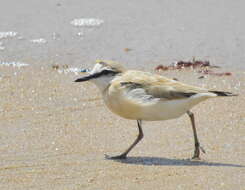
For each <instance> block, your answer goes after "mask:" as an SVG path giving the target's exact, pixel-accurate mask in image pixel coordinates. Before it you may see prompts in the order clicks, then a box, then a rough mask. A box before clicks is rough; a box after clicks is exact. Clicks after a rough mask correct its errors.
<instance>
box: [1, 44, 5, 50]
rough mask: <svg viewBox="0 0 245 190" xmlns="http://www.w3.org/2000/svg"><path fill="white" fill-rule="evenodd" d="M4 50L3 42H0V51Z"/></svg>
mask: <svg viewBox="0 0 245 190" xmlns="http://www.w3.org/2000/svg"><path fill="white" fill-rule="evenodd" d="M4 49H5V47H4V46H3V42H0V51H1V50H4Z"/></svg>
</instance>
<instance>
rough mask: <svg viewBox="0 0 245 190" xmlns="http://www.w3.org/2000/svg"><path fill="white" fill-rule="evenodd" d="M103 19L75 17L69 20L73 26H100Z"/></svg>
mask: <svg viewBox="0 0 245 190" xmlns="http://www.w3.org/2000/svg"><path fill="white" fill-rule="evenodd" d="M103 23H104V20H101V19H96V18H77V19H74V20H72V21H71V24H72V25H74V26H100V25H101V24H103Z"/></svg>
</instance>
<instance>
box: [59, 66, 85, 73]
mask: <svg viewBox="0 0 245 190" xmlns="http://www.w3.org/2000/svg"><path fill="white" fill-rule="evenodd" d="M80 72H81V69H78V68H76V67H71V68H68V69H58V73H60V74H63V73H64V74H67V73H75V75H78V73H80Z"/></svg>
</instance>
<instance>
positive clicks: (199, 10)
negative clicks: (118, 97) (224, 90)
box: [0, 0, 245, 69]
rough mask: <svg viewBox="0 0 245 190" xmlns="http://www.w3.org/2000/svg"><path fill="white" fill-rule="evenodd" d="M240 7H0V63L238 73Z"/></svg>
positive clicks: (242, 28) (14, 3)
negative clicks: (185, 66) (112, 63)
mask: <svg viewBox="0 0 245 190" xmlns="http://www.w3.org/2000/svg"><path fill="white" fill-rule="evenodd" d="M244 5H245V3H244V2H243V1H235V2H231V1H228V0H226V1H222V2H214V1H211V0H208V1H205V2H203V1H183V2H181V3H180V2H178V1H171V2H164V1H163V2H159V1H146V0H143V1H140V3H139V2H137V1H135V2H131V1H130V2H129V1H128V2H125V1H106V2H101V1H99V0H94V1H81V0H71V1H69V2H68V1H67V2H66V1H64V2H63V1H37V0H34V1H33V0H25V1H18V0H10V1H4V2H2V3H1V7H0V41H1V42H2V43H3V44H2V45H0V47H1V48H0V49H1V51H0V60H1V61H7V62H9V61H19V62H25V61H28V63H29V64H44V65H45V64H48V63H58V64H68V65H72V66H73V67H87V66H89V65H90V64H91V63H92V62H93V61H94V60H95V59H98V58H102V59H113V60H117V61H120V62H124V63H126V64H127V65H128V66H130V67H138V68H139V67H141V68H142V67H144V68H146V69H150V68H152V67H153V66H154V65H157V64H160V63H161V64H166V65H168V64H170V63H172V62H174V61H177V60H190V59H192V57H196V58H197V59H207V60H210V61H211V63H213V64H215V65H221V66H225V67H227V66H229V67H235V68H245V64H244V60H245V54H244V52H245V25H244V24H242V23H243V18H244V11H243V7H244ZM217 7H218V8H217ZM125 49H130V50H131V51H125Z"/></svg>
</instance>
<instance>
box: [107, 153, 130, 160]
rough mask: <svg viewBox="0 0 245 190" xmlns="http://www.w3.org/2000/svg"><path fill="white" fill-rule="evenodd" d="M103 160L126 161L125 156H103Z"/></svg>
mask: <svg viewBox="0 0 245 190" xmlns="http://www.w3.org/2000/svg"><path fill="white" fill-rule="evenodd" d="M105 158H106V159H109V160H122V159H126V158H127V155H126V154H121V155H118V156H109V155H107V154H105Z"/></svg>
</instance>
